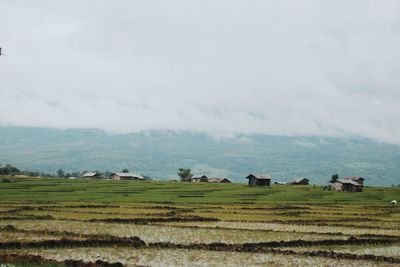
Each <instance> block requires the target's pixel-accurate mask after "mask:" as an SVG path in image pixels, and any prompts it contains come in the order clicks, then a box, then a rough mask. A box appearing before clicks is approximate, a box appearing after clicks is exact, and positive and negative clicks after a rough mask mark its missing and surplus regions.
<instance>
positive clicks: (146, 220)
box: [88, 216, 219, 224]
mask: <svg viewBox="0 0 400 267" xmlns="http://www.w3.org/2000/svg"><path fill="white" fill-rule="evenodd" d="M216 221H219V219H217V218H209V217H200V216H187V217H164V218H134V219H123V218H110V219H91V220H88V222H104V223H133V224H148V223H163V222H216Z"/></svg>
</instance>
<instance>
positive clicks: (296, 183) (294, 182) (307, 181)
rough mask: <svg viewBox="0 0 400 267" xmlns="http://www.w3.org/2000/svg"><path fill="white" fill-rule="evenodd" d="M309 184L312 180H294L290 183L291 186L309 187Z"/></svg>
mask: <svg viewBox="0 0 400 267" xmlns="http://www.w3.org/2000/svg"><path fill="white" fill-rule="evenodd" d="M309 182H310V180H308V179H307V178H294V179H292V180H291V181H290V182H289V184H293V185H308V183H309Z"/></svg>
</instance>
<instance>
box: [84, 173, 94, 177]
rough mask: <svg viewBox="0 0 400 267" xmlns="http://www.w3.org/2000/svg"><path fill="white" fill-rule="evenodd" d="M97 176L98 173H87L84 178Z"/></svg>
mask: <svg viewBox="0 0 400 267" xmlns="http://www.w3.org/2000/svg"><path fill="white" fill-rule="evenodd" d="M95 175H97V172H87V173H85V174H84V175H83V177H92V176H95Z"/></svg>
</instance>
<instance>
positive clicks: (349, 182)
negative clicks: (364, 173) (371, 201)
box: [329, 176, 365, 192]
mask: <svg viewBox="0 0 400 267" xmlns="http://www.w3.org/2000/svg"><path fill="white" fill-rule="evenodd" d="M364 180H365V179H364V178H363V177H360V176H350V177H345V178H341V179H337V180H331V181H330V182H329V183H330V184H331V188H332V190H334V191H347V192H362V191H363V187H364Z"/></svg>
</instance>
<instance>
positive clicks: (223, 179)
mask: <svg viewBox="0 0 400 267" xmlns="http://www.w3.org/2000/svg"><path fill="white" fill-rule="evenodd" d="M208 182H209V183H230V182H231V181H230V180H229V179H228V178H210V179H208Z"/></svg>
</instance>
